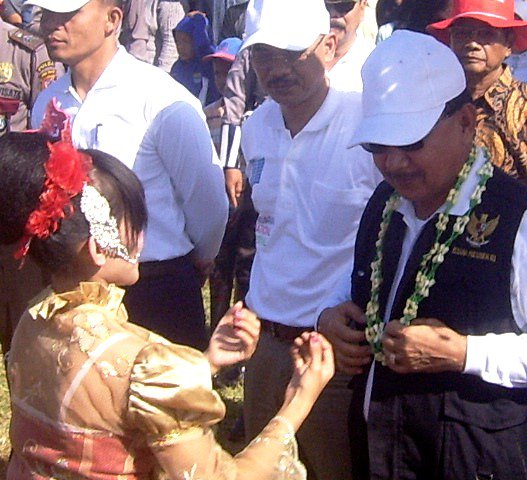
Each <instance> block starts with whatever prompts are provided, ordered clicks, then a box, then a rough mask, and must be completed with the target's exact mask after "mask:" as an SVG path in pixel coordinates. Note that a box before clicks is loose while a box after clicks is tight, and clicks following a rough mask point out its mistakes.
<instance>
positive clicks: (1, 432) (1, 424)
mask: <svg viewBox="0 0 527 480" xmlns="http://www.w3.org/2000/svg"><path fill="white" fill-rule="evenodd" d="M0 360H1V367H0V478H5V471H6V465H7V460H8V458H9V450H10V448H11V446H10V444H9V435H8V432H9V418H10V415H11V410H10V408H9V393H8V391H7V383H6V378H5V369H4V358H3V357H2V355H0Z"/></svg>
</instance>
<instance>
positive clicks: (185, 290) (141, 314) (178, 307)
mask: <svg viewBox="0 0 527 480" xmlns="http://www.w3.org/2000/svg"><path fill="white" fill-rule="evenodd" d="M139 274H140V278H139V281H138V282H137V283H136V284H135V285H132V286H130V287H128V288H127V289H126V290H127V292H126V295H125V298H124V303H125V305H126V308H127V310H128V314H129V316H130V320H131V321H132V322H134V323H136V324H138V325H141V326H143V327H145V328H148V329H149V330H152V331H153V332H155V333H157V334H159V335H161V336H163V337H165V338H166V339H167V340H170V341H171V342H174V343H179V344H182V345H188V346H191V347H194V348H197V349H198V350H205V348H207V344H208V334H207V330H206V326H205V310H204V308H203V298H202V295H201V283H200V280H199V277H198V273H197V271H196V269H195V268H194V265H193V264H192V262H191V260H190V255H185V256H184V257H179V258H174V259H171V260H164V261H160V262H144V263H141V264H140V266H139Z"/></svg>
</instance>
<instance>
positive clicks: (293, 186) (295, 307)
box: [242, 0, 380, 480]
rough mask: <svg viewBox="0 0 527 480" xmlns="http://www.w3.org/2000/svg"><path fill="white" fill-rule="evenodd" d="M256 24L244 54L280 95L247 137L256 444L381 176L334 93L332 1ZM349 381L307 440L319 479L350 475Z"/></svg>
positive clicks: (305, 433)
mask: <svg viewBox="0 0 527 480" xmlns="http://www.w3.org/2000/svg"><path fill="white" fill-rule="evenodd" d="M247 18H248V22H247V28H246V30H247V33H248V38H247V40H246V43H245V44H244V47H245V48H251V49H252V52H251V55H252V60H253V64H254V67H255V69H256V72H257V74H258V77H259V80H260V82H261V84H262V86H263V88H264V89H265V90H266V91H267V92H268V93H269V95H270V97H271V99H270V100H267V101H266V102H265V103H264V104H263V105H262V106H260V107H258V108H257V109H256V110H255V112H254V113H253V115H252V116H251V117H250V118H249V120H247V122H246V123H245V124H244V126H243V130H242V148H243V153H244V156H245V159H246V161H247V164H248V167H247V176H248V179H249V182H250V183H251V185H252V188H253V193H252V198H253V201H254V205H255V209H256V210H257V212H258V214H259V217H258V220H257V224H256V256H255V260H254V263H253V268H252V271H251V281H250V289H249V292H248V295H247V297H246V303H247V305H248V306H249V307H250V308H251V309H253V310H254V311H255V312H256V314H257V315H258V317H259V318H260V319H261V321H262V331H263V333H262V336H261V338H260V342H259V345H258V348H257V351H256V353H255V355H254V356H253V359H252V360H251V361H250V363H249V364H248V366H247V371H246V376H245V400H244V416H245V422H246V432H247V434H248V439H249V438H252V437H254V435H255V433H256V432H257V431H258V429H259V428H260V427H261V426H262V425H265V422H266V421H267V420H268V419H269V418H271V417H272V416H273V415H275V414H276V412H277V410H278V408H279V405H280V402H281V401H282V399H283V396H284V393H285V387H286V384H287V381H288V379H289V377H290V374H291V364H290V360H289V356H288V355H289V353H288V352H289V348H290V347H291V344H292V342H293V341H294V338H295V337H296V336H298V335H300V334H301V333H302V332H304V331H308V330H311V329H313V325H314V320H315V313H316V311H317V308H318V306H319V304H320V302H321V301H322V299H323V298H324V297H325V296H326V295H327V294H328V292H329V291H330V290H331V289H332V287H333V284H334V282H335V281H336V279H338V278H339V277H340V276H341V275H343V274H344V272H346V271H347V270H348V269H349V268H350V267H351V264H352V257H353V248H354V242H355V234H356V231H357V228H358V222H359V218H360V215H361V213H362V210H363V208H364V205H365V204H366V201H367V200H368V198H369V196H370V194H371V192H372V191H373V189H374V188H375V186H376V185H377V183H378V181H379V180H380V174H379V173H378V171H377V170H376V169H375V166H374V165H373V162H372V159H371V156H370V155H369V154H367V153H366V152H364V151H363V150H362V149H360V148H355V149H348V148H347V143H346V142H347V141H348V140H349V138H350V136H351V133H352V132H353V130H354V128H355V127H356V125H357V122H358V119H359V117H360V95H359V94H355V93H345V92H338V91H336V90H333V89H331V88H330V87H329V81H328V79H327V77H326V75H325V64H326V63H327V61H329V60H331V58H332V56H333V55H334V51H335V36H334V34H333V33H330V24H329V14H328V12H327V10H326V8H325V6H324V2H323V0H309V1H307V0H291V1H289V2H283V1H281V0H265V2H258V1H254V2H250V4H249V6H248V10H247ZM293 19H294V20H293ZM347 383H348V382H347V379H346V378H343V377H336V378H335V379H334V381H333V382H332V383H331V385H330V386H329V387H328V388H327V389H326V390H325V393H324V394H323V396H322V398H321V400H319V401H318V402H317V404H316V405H315V407H314V409H313V412H312V414H311V415H310V416H309V418H308V419H307V420H306V422H305V424H304V425H303V426H302V428H301V429H300V431H299V432H298V441H299V445H300V453H301V459H302V460H303V461H304V463H305V464H306V467H307V469H308V478H310V479H317V480H326V479H327V480H343V479H349V478H350V466H349V446H348V442H347V439H346V436H347V433H346V428H345V424H346V412H347V405H348V402H349V397H350V394H349V391H348V389H347Z"/></svg>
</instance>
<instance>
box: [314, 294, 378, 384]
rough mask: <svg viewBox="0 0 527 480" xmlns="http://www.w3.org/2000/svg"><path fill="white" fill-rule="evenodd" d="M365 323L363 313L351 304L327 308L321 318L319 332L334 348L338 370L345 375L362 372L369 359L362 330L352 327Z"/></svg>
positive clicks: (369, 354)
mask: <svg viewBox="0 0 527 480" xmlns="http://www.w3.org/2000/svg"><path fill="white" fill-rule="evenodd" d="M365 323H366V318H365V316H364V313H363V312H362V310H361V309H360V308H359V307H358V306H357V305H355V304H354V303H353V302H351V301H348V302H344V303H341V304H339V305H337V306H336V307H333V308H327V309H326V310H324V311H323V312H322V313H321V315H320V319H319V321H318V330H319V332H320V333H322V334H323V335H324V336H325V337H326V338H327V339H328V340H329V341H330V342H331V344H332V345H333V350H334V352H335V363H336V366H337V369H338V370H339V371H341V372H343V373H345V374H347V375H357V374H360V373H363V372H364V367H365V366H366V365H368V364H369V363H370V362H371V360H372V353H371V348H370V346H369V345H368V344H367V343H366V336H365V335H364V331H362V330H357V329H356V328H354V327H353V325H355V324H356V325H364V324H365Z"/></svg>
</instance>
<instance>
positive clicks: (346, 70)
mask: <svg viewBox="0 0 527 480" xmlns="http://www.w3.org/2000/svg"><path fill="white" fill-rule="evenodd" d="M374 48H375V42H373V41H371V40H368V39H366V38H364V36H363V35H362V34H357V37H356V38H355V41H354V42H353V43H352V45H351V47H350V49H349V50H348V51H347V52H346V55H344V56H343V57H342V58H341V59H340V60H339V61H338V62H337V63H336V64H335V65H334V66H333V68H332V69H331V70H329V71H328V72H326V74H327V76H328V78H329V81H330V84H331V88H334V89H335V90H339V91H341V92H362V77H361V69H362V66H363V65H364V62H365V61H366V59H367V58H368V56H369V55H370V53H371V52H372V50H373V49H374Z"/></svg>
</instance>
